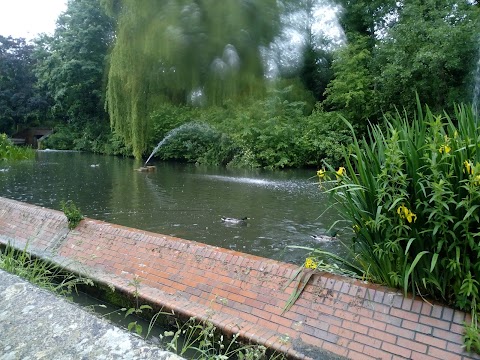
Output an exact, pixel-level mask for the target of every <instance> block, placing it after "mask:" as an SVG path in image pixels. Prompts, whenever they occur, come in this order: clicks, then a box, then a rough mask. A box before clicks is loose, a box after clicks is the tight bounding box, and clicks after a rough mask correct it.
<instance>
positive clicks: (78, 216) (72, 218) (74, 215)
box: [60, 200, 83, 230]
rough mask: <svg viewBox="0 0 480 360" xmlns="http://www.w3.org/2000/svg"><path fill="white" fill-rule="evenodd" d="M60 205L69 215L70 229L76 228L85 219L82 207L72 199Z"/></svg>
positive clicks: (67, 215) (66, 214)
mask: <svg viewBox="0 0 480 360" xmlns="http://www.w3.org/2000/svg"><path fill="white" fill-rule="evenodd" d="M60 207H61V209H62V211H63V213H64V214H65V216H66V217H67V221H68V228H69V229H70V230H72V229H75V228H76V227H77V225H78V224H79V223H80V221H82V220H83V215H82V213H81V211H80V209H79V208H78V207H77V205H75V203H74V202H73V201H72V200H68V201H62V202H61V204H60Z"/></svg>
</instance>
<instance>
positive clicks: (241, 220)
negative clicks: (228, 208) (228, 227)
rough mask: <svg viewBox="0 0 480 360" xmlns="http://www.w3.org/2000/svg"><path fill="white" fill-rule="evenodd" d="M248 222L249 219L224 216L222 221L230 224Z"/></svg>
mask: <svg viewBox="0 0 480 360" xmlns="http://www.w3.org/2000/svg"><path fill="white" fill-rule="evenodd" d="M247 220H248V217H243V218H240V219H237V218H232V217H226V216H222V221H223V222H224V223H228V224H245V223H246V222H247Z"/></svg>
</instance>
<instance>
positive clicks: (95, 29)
mask: <svg viewBox="0 0 480 360" xmlns="http://www.w3.org/2000/svg"><path fill="white" fill-rule="evenodd" d="M113 34H114V30H113V22H112V20H111V19H110V18H109V17H108V16H107V15H106V14H105V12H104V11H103V8H102V7H101V6H100V1H99V0H73V1H69V2H68V5H67V10H66V11H65V12H64V13H62V14H61V15H60V16H59V18H58V20H57V27H56V29H55V33H54V35H53V36H52V37H49V36H42V37H40V38H38V39H37V40H36V48H35V56H36V59H37V64H36V66H35V73H36V75H37V77H38V83H37V88H39V89H43V90H44V91H45V92H47V93H48V95H49V96H50V101H51V102H52V104H51V112H52V114H53V117H54V118H55V120H57V121H61V122H63V123H66V122H68V123H70V124H73V125H75V126H76V127H77V132H81V130H82V128H83V126H85V125H86V124H88V123H99V122H105V123H106V124H108V120H107V117H106V113H105V110H104V101H105V97H104V93H105V72H106V70H107V59H108V58H107V54H108V51H109V47H110V46H111V44H112V42H113V40H114V37H113Z"/></svg>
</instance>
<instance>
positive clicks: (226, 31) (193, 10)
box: [104, 0, 278, 158]
mask: <svg viewBox="0 0 480 360" xmlns="http://www.w3.org/2000/svg"><path fill="white" fill-rule="evenodd" d="M104 4H105V6H107V7H108V8H109V10H110V12H111V13H112V14H116V19H117V21H118V22H117V24H118V28H117V34H116V43H115V46H114V48H113V50H112V54H111V63H110V69H109V75H108V88H107V105H108V112H109V114H110V119H111V123H112V126H113V127H114V128H115V129H116V131H117V132H118V133H119V134H121V135H122V136H123V137H124V139H125V141H126V143H127V144H128V145H130V144H131V145H132V147H133V152H134V155H135V157H137V158H140V157H141V156H142V154H143V153H144V151H145V150H146V146H147V144H148V142H149V133H150V131H151V127H150V123H149V115H150V113H151V112H152V111H155V110H156V109H157V107H159V106H160V105H161V104H162V103H164V102H172V103H174V104H185V103H189V102H191V103H199V104H202V103H203V102H206V103H208V104H223V102H224V101H225V100H226V99H244V98H246V97H249V96H252V95H256V94H261V93H263V91H264V87H265V85H264V78H263V71H262V63H261V54H260V50H259V49H260V46H261V45H267V44H268V43H269V41H271V40H272V39H273V36H274V35H275V33H276V30H277V26H276V24H277V23H278V13H277V3H276V1H275V0H268V1H265V0H262V1H257V0H255V1H236V0H225V1H222V2H214V1H204V2H197V1H193V0H188V1H183V2H181V3H179V2H162V1H160V2H159V1H156V0H149V1H145V2H142V3H141V4H139V3H138V1H135V0H122V1H120V6H119V8H117V9H121V10H119V11H115V9H114V8H115V7H114V6H113V4H112V2H111V1H110V2H108V1H104ZM239 59H241V61H240V60H239ZM200 92H201V93H202V95H200ZM195 94H198V95H199V98H198V99H196V98H195Z"/></svg>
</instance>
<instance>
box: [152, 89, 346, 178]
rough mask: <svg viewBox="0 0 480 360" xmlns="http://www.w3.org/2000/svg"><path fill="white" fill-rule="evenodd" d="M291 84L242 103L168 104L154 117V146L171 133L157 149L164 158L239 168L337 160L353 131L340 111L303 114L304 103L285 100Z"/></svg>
mask: <svg viewBox="0 0 480 360" xmlns="http://www.w3.org/2000/svg"><path fill="white" fill-rule="evenodd" d="M291 89H292V88H291V87H288V88H286V89H283V90H276V91H272V92H271V94H270V97H269V98H267V99H266V100H258V101H252V102H251V103H249V104H244V105H242V106H238V105H236V104H233V103H228V105H226V106H225V107H222V108H220V107H209V108H201V109H199V108H194V107H188V106H175V105H168V104H164V105H163V106H162V107H160V108H159V109H158V110H157V111H155V112H154V113H153V114H152V116H151V121H152V127H153V129H155V131H154V133H155V134H156V135H155V136H154V137H153V138H156V141H155V142H152V143H151V145H150V147H151V149H153V148H154V147H155V146H156V145H157V143H158V142H159V141H161V140H162V139H163V138H164V137H165V136H168V140H166V141H165V144H164V145H163V146H161V148H160V149H159V150H158V153H157V156H158V157H159V158H161V159H164V160H167V159H176V160H182V161H190V162H198V163H203V164H214V165H228V166H236V167H269V168H284V167H300V166H305V165H310V166H318V165H319V164H321V163H322V161H325V160H326V161H329V162H330V163H332V164H337V163H339V161H340V159H341V158H342V156H343V153H342V148H343V144H346V143H348V142H350V141H351V134H350V131H349V130H348V129H347V127H346V125H345V124H344V123H343V121H341V119H340V117H339V115H338V114H336V113H326V112H324V111H323V110H322V109H321V108H320V107H318V108H317V109H316V110H315V111H314V112H313V113H312V114H311V115H308V116H306V115H304V113H305V103H302V102H298V101H294V102H291V101H289V100H287V99H292V95H291ZM193 120H196V121H193ZM186 124H190V125H188V126H186ZM179 128H180V129H179ZM172 130H173V132H174V134H171V133H170V132H172Z"/></svg>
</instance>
